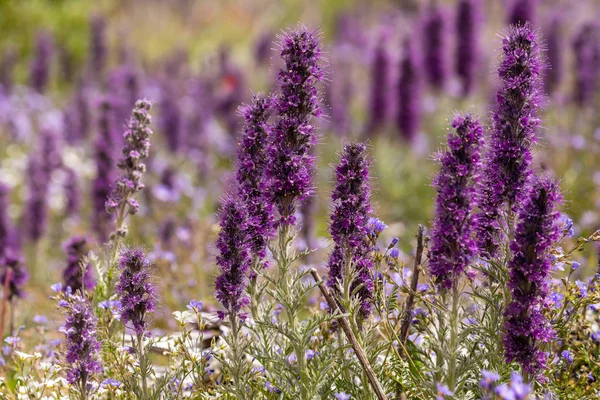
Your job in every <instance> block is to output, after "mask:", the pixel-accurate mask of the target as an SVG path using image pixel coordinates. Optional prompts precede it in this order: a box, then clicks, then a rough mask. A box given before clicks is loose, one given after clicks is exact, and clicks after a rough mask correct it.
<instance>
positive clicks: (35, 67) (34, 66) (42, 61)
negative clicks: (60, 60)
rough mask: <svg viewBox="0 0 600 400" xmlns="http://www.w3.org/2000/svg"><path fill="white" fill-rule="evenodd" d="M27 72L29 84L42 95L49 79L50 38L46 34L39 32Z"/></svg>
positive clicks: (50, 59)
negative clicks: (29, 68)
mask: <svg viewBox="0 0 600 400" xmlns="http://www.w3.org/2000/svg"><path fill="white" fill-rule="evenodd" d="M33 57H34V58H33V61H32V63H31V70H30V72H29V84H30V85H31V87H32V88H33V89H35V90H36V91H37V92H39V93H43V92H44V91H45V90H46V87H47V86H48V81H49V79H50V63H51V61H52V37H51V36H50V33H48V32H40V33H39V34H38V36H37V43H36V45H35V53H34V56H33Z"/></svg>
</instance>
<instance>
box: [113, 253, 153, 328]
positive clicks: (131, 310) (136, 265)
mask: <svg viewBox="0 0 600 400" xmlns="http://www.w3.org/2000/svg"><path fill="white" fill-rule="evenodd" d="M119 268H120V270H121V276H120V278H119V282H118V283H117V286H116V288H115V289H116V293H117V295H118V296H119V301H120V303H121V321H123V323H124V324H126V325H127V324H129V327H130V328H132V329H133V330H134V331H135V333H136V334H137V335H148V334H149V330H148V325H149V321H148V315H149V314H150V313H152V312H154V310H155V309H156V294H155V289H154V285H153V284H152V276H151V274H150V272H151V265H150V261H149V260H148V259H147V258H146V256H145V255H144V252H143V251H142V250H141V249H127V250H125V251H124V252H123V254H122V255H121V258H120V261H119Z"/></svg>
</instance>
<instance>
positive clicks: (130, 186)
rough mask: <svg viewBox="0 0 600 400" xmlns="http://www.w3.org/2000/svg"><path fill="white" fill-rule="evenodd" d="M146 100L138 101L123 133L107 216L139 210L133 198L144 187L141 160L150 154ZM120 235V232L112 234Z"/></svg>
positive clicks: (107, 206)
mask: <svg viewBox="0 0 600 400" xmlns="http://www.w3.org/2000/svg"><path fill="white" fill-rule="evenodd" d="M151 106H152V105H151V104H150V102H149V101H148V100H138V101H137V103H136V104H135V108H134V109H133V112H132V117H131V119H130V120H129V125H128V127H127V130H126V131H125V133H124V134H123V139H125V144H124V146H123V150H122V155H121V158H120V159H119V162H118V164H117V166H118V167H119V169H120V170H121V171H122V172H123V175H122V176H121V177H120V178H119V179H118V180H117V181H116V182H115V184H114V187H113V189H112V192H111V193H110V196H109V197H108V199H107V200H106V204H105V206H106V211H107V212H108V213H110V214H112V213H116V212H120V213H121V214H122V216H125V215H128V214H136V213H137V211H138V208H139V204H138V202H137V201H136V200H135V199H134V198H133V195H134V194H135V193H137V192H139V191H140V190H142V189H143V188H144V184H143V183H142V176H143V175H144V172H146V164H144V163H143V161H144V160H145V159H146V158H148V156H149V155H150V136H152V130H151V129H150V122H151V121H152V118H151V117H150V107H151ZM116 234H118V235H123V236H124V232H116Z"/></svg>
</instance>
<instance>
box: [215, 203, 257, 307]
mask: <svg viewBox="0 0 600 400" xmlns="http://www.w3.org/2000/svg"><path fill="white" fill-rule="evenodd" d="M219 216H220V220H221V222H220V226H221V231H220V232H219V238H218V239H217V249H218V250H219V254H218V255H217V265H218V267H219V272H220V273H219V276H218V277H217V279H216V281H215V292H216V294H215V297H216V298H217V300H219V301H220V302H221V304H223V307H225V309H226V310H227V312H228V313H233V314H237V313H238V312H239V311H240V310H241V309H242V308H243V307H244V306H246V305H247V304H248V298H247V297H246V296H245V295H244V290H245V288H246V283H247V280H248V268H249V267H250V263H251V258H250V255H251V253H250V249H249V246H250V236H249V232H248V221H247V219H248V217H247V214H246V209H245V208H244V205H243V204H242V203H241V202H240V201H239V200H238V199H235V198H233V197H225V198H224V199H223V205H222V206H221V210H220V213H219Z"/></svg>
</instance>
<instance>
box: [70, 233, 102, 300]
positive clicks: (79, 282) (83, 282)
mask: <svg viewBox="0 0 600 400" xmlns="http://www.w3.org/2000/svg"><path fill="white" fill-rule="evenodd" d="M64 250H65V253H66V254H67V266H66V268H65V270H64V271H63V280H64V282H65V287H70V288H71V291H72V292H77V291H78V290H81V289H93V288H94V286H95V285H96V282H95V281H94V275H93V271H92V269H91V265H90V264H87V265H85V266H82V265H81V264H82V262H83V259H84V257H85V256H87V255H88V252H89V247H88V240H87V238H85V237H83V236H74V237H72V238H71V239H70V240H69V241H68V242H66V243H65V244H64ZM82 267H83V268H85V274H84V273H83V270H82Z"/></svg>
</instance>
